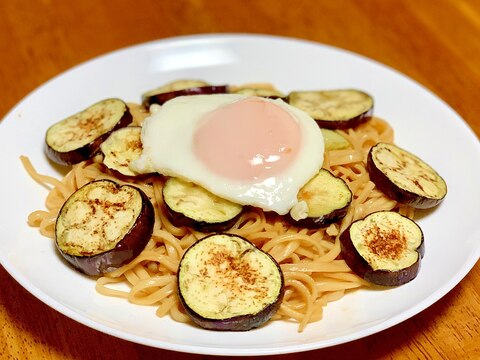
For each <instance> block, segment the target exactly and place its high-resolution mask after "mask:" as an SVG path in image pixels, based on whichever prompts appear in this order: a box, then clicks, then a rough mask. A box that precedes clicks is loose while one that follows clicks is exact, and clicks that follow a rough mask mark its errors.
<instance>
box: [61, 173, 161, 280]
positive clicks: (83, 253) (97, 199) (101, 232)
mask: <svg viewBox="0 0 480 360" xmlns="http://www.w3.org/2000/svg"><path fill="white" fill-rule="evenodd" d="M154 221H155V216H154V211H153V206H152V203H151V202H150V200H149V199H148V197H147V196H146V195H145V193H144V192H143V191H142V190H140V189H138V188H136V187H134V186H130V185H120V184H118V183H116V182H114V181H111V180H97V181H93V182H90V183H88V184H86V185H84V186H83V187H81V188H80V189H78V190H77V191H76V192H74V193H73V194H72V195H71V196H70V197H69V198H68V199H67V201H66V202H65V204H64V205H63V207H62V208H61V210H60V212H59V214H58V218H57V221H56V224H55V243H56V247H57V249H58V250H59V252H60V254H61V255H62V256H63V257H64V258H65V259H66V260H67V261H68V262H69V263H70V264H71V265H72V266H73V267H75V268H76V269H77V270H79V271H81V272H83V273H85V274H87V275H93V276H97V275H102V274H105V273H107V272H110V271H112V270H115V269H117V268H119V267H120V266H122V265H124V264H126V263H128V262H130V261H131V260H133V259H134V258H135V257H136V256H137V255H138V254H139V253H140V252H141V251H142V250H143V248H144V247H145V245H146V244H147V242H148V241H149V240H150V237H151V235H152V232H153V225H154Z"/></svg>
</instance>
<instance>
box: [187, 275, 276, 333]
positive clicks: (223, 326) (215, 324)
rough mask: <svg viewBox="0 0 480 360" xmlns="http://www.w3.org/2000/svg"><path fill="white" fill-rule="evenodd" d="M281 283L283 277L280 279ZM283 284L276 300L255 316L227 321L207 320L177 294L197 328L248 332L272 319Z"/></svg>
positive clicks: (236, 317)
mask: <svg viewBox="0 0 480 360" xmlns="http://www.w3.org/2000/svg"><path fill="white" fill-rule="evenodd" d="M282 281H283V277H282ZM283 288H284V286H283V282H282V291H281V293H280V294H279V296H278V298H277V300H276V301H275V302H274V303H272V304H270V305H268V306H267V307H266V308H264V309H263V310H262V311H260V312H259V313H257V314H248V315H241V316H235V317H231V318H228V319H207V318H205V317H203V316H201V315H199V314H197V313H196V312H194V311H193V310H192V309H190V308H189V307H188V305H187V304H186V303H185V300H184V298H183V296H182V294H181V292H179V297H180V302H181V304H182V306H183V308H184V310H185V312H186V313H187V315H188V316H189V317H190V319H191V320H192V321H193V322H194V323H195V324H197V325H198V326H200V327H202V328H204V329H207V330H216V331H249V330H252V329H255V328H258V327H260V326H262V325H263V324H265V323H266V322H267V321H268V320H270V319H271V318H272V316H273V315H275V313H276V312H277V310H278V308H279V307H280V305H281V303H282V300H283V295H284V290H283Z"/></svg>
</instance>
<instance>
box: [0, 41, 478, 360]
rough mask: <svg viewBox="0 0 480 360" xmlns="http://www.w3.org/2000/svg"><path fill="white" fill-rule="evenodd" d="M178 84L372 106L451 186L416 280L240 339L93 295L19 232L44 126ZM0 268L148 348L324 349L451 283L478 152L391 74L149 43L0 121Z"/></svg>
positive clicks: (331, 54) (306, 57) (341, 61)
mask: <svg viewBox="0 0 480 360" xmlns="http://www.w3.org/2000/svg"><path fill="white" fill-rule="evenodd" d="M178 78H199V79H205V80H207V81H209V82H212V83H215V84H223V83H230V84H241V83H246V82H271V83H273V84H275V85H276V86H277V87H278V88H280V89H281V90H283V91H285V92H288V91H291V90H299V89H326V88H344V87H347V88H360V89H364V90H366V91H367V92H369V93H371V94H372V95H373V96H374V98H375V102H376V103H375V105H376V108H375V109H376V114H377V115H378V116H381V117H383V118H385V119H388V121H389V122H390V123H391V124H392V125H393V127H394V129H395V132H396V142H397V143H398V144H399V145H400V146H402V147H404V148H406V149H409V150H411V151H414V152H415V153H416V154H417V155H419V156H420V157H421V158H423V159H425V160H426V161H427V162H429V163H430V164H431V165H432V166H433V167H434V168H436V169H437V170H438V172H439V173H440V174H442V175H443V176H444V178H445V179H446V181H447V183H448V187H449V193H448V195H447V198H446V199H445V201H444V202H443V203H442V204H441V206H439V207H438V208H437V209H435V210H434V211H432V212H429V213H427V214H425V216H423V217H422V218H421V219H420V220H419V223H420V225H421V227H422V228H423V230H424V233H425V242H426V254H425V258H424V261H423V265H422V269H421V271H420V274H419V275H418V277H417V278H416V279H415V280H414V281H412V282H411V283H409V284H407V285H405V286H402V287H399V288H396V289H391V290H385V291H366V290H362V291H357V292H354V293H351V294H348V295H347V296H345V297H344V298H343V299H342V300H340V301H338V302H335V303H332V304H330V305H328V306H327V308H326V309H325V316H324V319H323V320H322V321H320V322H318V323H314V324H311V325H309V326H308V327H307V328H306V330H305V331H304V332H303V333H297V325H296V324H292V323H287V322H271V323H269V324H268V325H267V326H265V327H262V328H261V329H257V330H253V331H250V332H244V333H218V332H212V331H206V330H202V329H199V328H196V327H193V326H188V325H184V324H179V323H175V322H173V321H171V320H170V319H169V318H162V319H159V318H157V317H156V316H155V315H154V312H155V309H154V308H153V307H141V306H135V305H131V304H129V303H127V302H126V301H123V300H118V299H114V298H109V297H104V296H101V295H98V294H97V293H96V292H95V289H94V282H93V281H92V280H90V279H88V278H86V277H83V276H82V275H80V274H79V273H77V272H75V271H73V270H71V269H70V268H69V267H67V266H66V265H65V264H64V263H63V262H62V261H61V260H60V258H59V256H58V255H57V254H56V252H55V251H54V247H53V243H52V241H50V240H48V239H45V238H43V237H42V236H40V235H39V234H38V232H37V229H32V228H29V227H28V226H27V224H26V217H27V214H28V213H29V212H30V211H32V210H34V209H39V208H43V202H44V198H45V196H46V193H47V191H46V190H45V189H44V188H42V187H41V186H40V185H38V184H37V183H35V182H33V181H32V180H31V179H30V178H29V177H28V175H27V174H26V173H25V171H24V170H23V168H22V166H21V164H20V161H19V159H18V157H19V155H21V154H23V155H27V156H29V157H30V159H31V160H32V162H33V164H34V165H35V166H36V168H37V169H38V170H39V171H40V172H42V173H47V174H52V175H57V176H59V175H60V173H59V171H58V169H55V168H54V167H52V165H51V164H50V163H49V162H48V161H47V160H46V158H45V155H44V153H43V137H44V134H45V130H46V128H47V127H48V126H49V125H50V124H52V123H53V122H56V121H58V120H60V119H62V118H64V117H66V116H68V115H70V114H71V113H73V112H76V111H78V110H81V109H82V108H85V107H86V106H88V105H90V104H92V103H94V102H96V101H98V100H100V99H102V98H106V97H111V96H117V97H120V98H123V99H124V100H127V101H139V99H140V94H141V93H142V92H144V91H146V90H149V89H151V88H154V87H156V86H158V85H160V84H163V83H165V82H167V81H170V80H174V79H178ZM0 149H1V151H0V153H1V154H2V161H3V167H2V168H3V176H2V177H0V188H1V189H2V190H1V191H2V201H1V202H0V214H1V217H2V218H3V219H4V220H3V221H2V224H1V225H0V239H1V242H0V260H1V263H2V265H3V266H4V267H5V268H6V269H7V271H8V272H9V273H10V274H11V275H12V276H13V277H14V278H15V279H16V280H17V281H18V282H19V283H20V284H21V285H22V286H24V287H25V288H26V289H27V290H28V291H29V292H31V293H32V294H33V295H35V296H36V297H38V298H39V299H40V300H42V301H43V302H44V303H46V304H48V305H49V306H51V307H52V308H54V309H56V310H58V311H59V312H61V313H63V314H65V315H66V316H68V317H70V318H72V319H75V320H77V321H79V322H81V323H83V324H85V325H87V326H90V327H92V328H94V329H97V330H99V331H102V332H105V333H108V334H111V335H114V336H117V337H120V338H123V339H127V340H130V341H133V342H137V343H141V344H146V345H151V346H154V347H159V348H164V349H170V350H177V351H184V352H192V353H200V354H217V355H264V354H280V353H289V352H298V351H305V350H311V349H318V348H323V347H328V346H332V345H336V344H340V343H344V342H347V341H351V340H354V339H358V338H361V337H364V336H367V335H370V334H373V333H376V332H378V331H381V330H384V329H386V328H388V327H390V326H393V325H395V324H398V323H400V322H401V321H404V320H405V319H407V318H409V317H411V316H413V315H415V314H417V313H418V312H420V311H422V310H423V309H425V308H427V307H428V306H430V305H431V304H433V303H434V302H435V301H437V300H438V299H440V298H441V297H442V296H443V295H445V294H446V293H447V292H448V291H449V290H450V289H452V288H453V287H454V286H455V285H456V284H457V283H458V282H459V281H460V280H461V279H462V278H463V277H464V276H465V275H466V274H467V272H468V271H469V270H470V269H471V268H472V267H473V266H474V264H475V262H476V261H477V260H478V258H479V253H480V230H479V227H478V219H477V217H478V211H477V209H478V200H479V199H480V191H479V186H478V184H480V146H479V142H478V140H477V138H476V137H475V135H474V134H473V133H472V132H471V130H469V128H468V127H467V126H466V124H465V123H464V122H463V120H462V119H461V118H460V117H459V116H458V115H457V114H456V113H454V112H453V111H452V109H450V108H449V107H448V106H447V105H445V103H443V102H442V101H441V100H439V99H438V98H436V97H435V96H434V95H432V94H431V93H429V92H428V91H427V90H425V89H424V88H422V87H421V86H419V85H418V84H416V83H414V82H413V81H411V80H409V79H407V78H406V77H405V76H403V75H401V74H399V73H398V72H395V71H392V70H391V69H388V68H386V67H385V66H383V65H380V64H378V63H375V62H373V61H371V60H368V59H365V58H363V57H360V56H357V55H354V54H351V53H348V52H345V51H342V50H338V49H334V48H331V47H327V46H323V45H319V44H315V43H311V42H306V41H299V40H293V39H285V38H278V37H270V36H245V35H213V36H192V37H181V38H173V39H167V40H162V41H156V42H151V43H147V44H143V45H139V46H134V47H131V48H127V49H123V50H120V51H116V52H114V53H111V54H108V55H106V56H102V57H99V58H97V59H94V60H92V61H89V62H87V63H85V64H82V65H80V66H77V67H75V68H73V69H72V70H70V71H67V72H66V73H64V74H61V75H60V76H58V77H56V78H54V79H53V80H51V81H49V82H47V83H46V84H45V85H43V86H41V87H40V88H38V89H37V90H36V91H34V92H33V93H32V94H30V95H29V96H28V97H26V98H25V99H24V100H23V101H22V102H21V103H20V104H18V105H17V106H16V107H15V108H14V109H13V110H12V111H11V112H10V113H9V114H8V115H7V116H6V118H5V119H4V120H3V122H2V123H1V125H0Z"/></svg>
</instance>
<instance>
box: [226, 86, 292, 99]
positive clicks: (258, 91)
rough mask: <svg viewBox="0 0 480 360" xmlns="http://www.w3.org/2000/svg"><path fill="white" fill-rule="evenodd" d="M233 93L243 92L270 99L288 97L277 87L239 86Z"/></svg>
mask: <svg viewBox="0 0 480 360" xmlns="http://www.w3.org/2000/svg"><path fill="white" fill-rule="evenodd" d="M231 93H232V94H242V95H248V96H259V97H264V98H268V99H286V95H285V94H284V93H282V92H280V91H278V90H275V89H267V88H260V87H258V88H255V87H239V88H237V89H235V90H233V91H231Z"/></svg>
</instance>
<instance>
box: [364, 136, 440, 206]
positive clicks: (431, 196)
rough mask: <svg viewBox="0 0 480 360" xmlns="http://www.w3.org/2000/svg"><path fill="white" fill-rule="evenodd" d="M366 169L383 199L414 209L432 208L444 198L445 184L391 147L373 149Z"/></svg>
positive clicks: (424, 165)
mask: <svg viewBox="0 0 480 360" xmlns="http://www.w3.org/2000/svg"><path fill="white" fill-rule="evenodd" d="M367 169H368V172H369V174H370V178H371V180H372V181H373V182H374V183H375V185H376V186H377V187H378V188H379V189H380V190H381V191H382V192H383V193H384V194H385V195H387V196H388V197H390V198H392V199H394V200H396V201H398V202H399V203H402V204H406V205H409V206H412V207H414V208H417V209H428V208H431V207H434V206H436V205H438V204H439V203H440V202H441V201H442V200H443V199H444V198H445V196H446V195H447V184H446V183H445V180H443V178H442V177H441V176H440V175H439V174H438V173H437V172H436V171H435V170H434V169H433V168H432V167H431V166H430V165H428V164H427V163H425V162H424V161H423V160H421V159H419V158H418V157H417V156H415V155H413V154H412V153H410V152H408V151H406V150H404V149H401V148H399V147H398V146H396V145H393V144H387V143H378V144H377V145H375V146H373V147H372V148H371V149H370V152H369V154H368V158H367Z"/></svg>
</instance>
